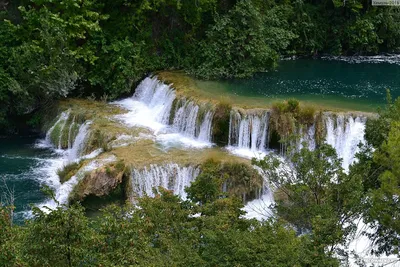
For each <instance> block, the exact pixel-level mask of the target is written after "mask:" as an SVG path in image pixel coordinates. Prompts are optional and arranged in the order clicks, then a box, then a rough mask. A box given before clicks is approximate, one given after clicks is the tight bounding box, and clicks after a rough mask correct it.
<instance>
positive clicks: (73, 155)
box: [68, 121, 91, 161]
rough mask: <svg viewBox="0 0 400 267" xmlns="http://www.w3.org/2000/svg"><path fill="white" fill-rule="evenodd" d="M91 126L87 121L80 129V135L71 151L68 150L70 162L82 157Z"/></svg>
mask: <svg viewBox="0 0 400 267" xmlns="http://www.w3.org/2000/svg"><path fill="white" fill-rule="evenodd" d="M90 124H91V122H90V121H87V122H85V123H84V124H82V125H81V126H80V127H79V132H78V135H77V136H76V138H75V141H74V143H73V145H72V147H71V149H69V150H68V160H69V161H74V160H76V159H78V158H79V157H80V156H82V151H83V149H84V148H85V143H86V140H87V137H88V136H89V135H88V133H89V126H90Z"/></svg>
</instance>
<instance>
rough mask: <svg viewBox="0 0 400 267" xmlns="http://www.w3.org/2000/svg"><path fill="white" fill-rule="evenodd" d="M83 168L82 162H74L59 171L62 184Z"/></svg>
mask: <svg viewBox="0 0 400 267" xmlns="http://www.w3.org/2000/svg"><path fill="white" fill-rule="evenodd" d="M81 167H82V162H72V163H69V164H67V165H65V166H63V167H62V168H61V169H59V170H57V175H58V177H59V178H60V182H61V183H65V182H66V181H68V180H69V179H71V177H72V176H74V175H75V173H76V172H77V171H78V170H79V169H80V168H81Z"/></svg>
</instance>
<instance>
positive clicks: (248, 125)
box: [229, 110, 269, 151]
mask: <svg viewBox="0 0 400 267" xmlns="http://www.w3.org/2000/svg"><path fill="white" fill-rule="evenodd" d="M268 126H269V113H268V112H263V114H261V115H259V114H244V115H242V114H241V113H240V112H239V111H236V110H232V112H231V116H230V123H229V146H236V147H239V148H246V149H250V150H252V151H265V150H266V149H267V146H268Z"/></svg>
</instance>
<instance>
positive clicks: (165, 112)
mask: <svg viewBox="0 0 400 267" xmlns="http://www.w3.org/2000/svg"><path fill="white" fill-rule="evenodd" d="M175 97H176V94H175V91H174V90H173V89H171V88H170V86H168V85H166V84H163V83H161V82H160V81H159V80H158V79H157V78H156V77H153V78H145V79H144V80H143V81H142V82H141V83H140V84H139V86H138V87H137V88H136V90H135V94H134V95H133V98H134V99H135V100H137V101H139V102H142V103H143V104H145V105H146V106H148V108H149V109H150V110H151V115H152V118H150V119H153V120H155V121H157V122H159V123H162V124H168V122H169V116H170V114H171V108H172V103H173V102H174V99H175Z"/></svg>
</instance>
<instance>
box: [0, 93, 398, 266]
mask: <svg viewBox="0 0 400 267" xmlns="http://www.w3.org/2000/svg"><path fill="white" fill-rule="evenodd" d="M399 114H400V98H399V99H398V100H396V101H395V102H392V101H391V100H390V98H389V104H388V105H387V107H386V108H385V109H382V110H381V111H380V116H379V117H377V118H375V119H372V118H371V119H370V120H368V123H367V128H366V133H365V137H366V140H367V143H366V144H365V145H363V146H362V147H361V150H360V153H359V154H358V155H357V157H358V163H355V164H354V165H352V166H351V168H350V171H349V172H348V173H347V172H345V171H344V170H343V168H342V166H341V160H340V159H338V157H337V155H336V152H335V150H334V149H333V148H332V147H330V146H329V145H325V144H321V145H319V146H318V147H317V148H316V149H315V150H313V151H310V150H308V149H307V148H306V146H303V148H302V149H300V150H291V149H290V147H289V149H288V152H287V154H286V157H285V159H284V161H285V164H284V165H282V158H278V157H277V156H275V155H273V154H271V155H269V156H267V157H266V158H264V159H263V160H255V159H254V160H253V164H254V165H256V166H258V167H259V168H260V170H262V171H263V172H264V173H265V174H266V175H267V176H268V177H269V182H270V184H271V187H272V188H274V189H275V203H274V204H273V205H272V206H268V204H267V203H266V204H265V210H264V211H262V210H261V211H260V210H259V211H258V212H260V213H261V214H262V215H264V216H266V217H269V219H268V220H266V221H263V222H258V221H256V220H248V219H245V218H244V217H243V215H244V212H243V210H241V208H242V207H243V200H244V199H243V198H242V199H240V197H242V196H243V192H247V191H246V188H247V189H249V190H250V191H252V190H253V188H259V187H260V180H259V179H260V177H259V175H258V174H257V173H256V172H254V170H251V169H249V168H248V166H245V165H243V164H237V165H230V164H225V165H221V164H219V163H218V162H215V161H212V160H209V161H206V162H205V163H204V164H203V166H202V173H201V174H200V175H199V176H198V177H197V179H196V181H195V182H193V183H192V185H191V186H190V187H189V188H187V189H186V191H187V194H188V200H186V201H183V200H182V199H180V198H179V197H178V196H174V195H172V192H169V191H165V190H164V189H162V188H159V189H155V190H158V194H157V195H156V197H155V198H149V197H144V198H141V199H138V202H137V203H136V204H137V205H135V206H131V205H130V204H127V205H124V206H109V207H107V208H106V209H105V210H103V212H102V213H101V215H99V216H98V217H95V218H91V219H89V218H88V217H87V216H86V215H85V211H84V208H83V207H82V206H80V205H79V204H77V203H76V204H73V205H71V206H60V207H59V208H57V209H56V210H54V211H52V212H51V213H47V212H43V211H42V210H40V209H38V208H34V209H33V215H34V216H33V218H32V219H30V220H28V221H27V223H26V224H25V225H23V226H16V225H13V224H12V214H13V213H12V211H13V206H12V203H11V202H3V203H0V204H1V205H0V265H1V266H127V265H143V266H339V265H340V264H346V262H347V261H348V259H349V257H350V256H351V251H348V250H345V249H343V248H345V247H346V246H347V245H348V243H349V241H351V240H352V239H353V238H354V234H355V233H356V229H357V223H358V221H359V220H362V221H364V223H365V224H368V225H369V227H370V228H371V229H372V230H371V231H368V233H364V234H367V235H368V236H369V238H370V239H371V240H373V242H374V247H375V249H374V250H373V251H372V252H373V253H374V254H376V255H382V254H386V253H387V254H394V255H397V256H398V257H399V258H400V253H399V243H400V225H399V211H400V199H399V197H398V196H399V194H400V192H399V188H400V179H399V177H400V165H399V162H400V160H399V155H400V151H399V150H400V115H399ZM226 185H227V186H226ZM238 197H239V198H238ZM2 200H12V198H10V195H7V196H6V197H5V198H2ZM10 204H11V205H10ZM358 262H359V264H360V266H364V265H363V264H364V263H363V261H362V259H361V258H360V259H359V261H358Z"/></svg>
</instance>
